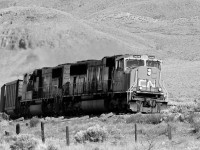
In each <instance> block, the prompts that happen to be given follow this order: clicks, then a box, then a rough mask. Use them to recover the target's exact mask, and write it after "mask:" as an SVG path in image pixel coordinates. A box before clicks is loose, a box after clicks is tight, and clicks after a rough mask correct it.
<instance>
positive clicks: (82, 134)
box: [74, 125, 108, 143]
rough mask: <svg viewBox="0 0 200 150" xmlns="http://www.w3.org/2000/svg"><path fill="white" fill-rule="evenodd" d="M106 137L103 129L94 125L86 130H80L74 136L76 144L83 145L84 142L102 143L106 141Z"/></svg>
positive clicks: (106, 133)
mask: <svg viewBox="0 0 200 150" xmlns="http://www.w3.org/2000/svg"><path fill="white" fill-rule="evenodd" d="M107 135H108V132H107V130H106V129H105V128H104V127H100V126H99V125H95V126H92V127H89V128H88V129H87V130H82V131H79V132H77V133H76V135H75V136H74V138H75V140H76V142H78V143H83V142H86V141H90V142H100V141H101V142H103V141H105V140H106V138H107Z"/></svg>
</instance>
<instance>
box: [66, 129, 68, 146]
mask: <svg viewBox="0 0 200 150" xmlns="http://www.w3.org/2000/svg"><path fill="white" fill-rule="evenodd" d="M66 144H67V146H69V127H68V126H66Z"/></svg>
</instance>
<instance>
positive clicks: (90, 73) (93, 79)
mask: <svg viewBox="0 0 200 150" xmlns="http://www.w3.org/2000/svg"><path fill="white" fill-rule="evenodd" d="M161 64H162V62H161V60H158V59H156V58H155V56H148V55H131V54H128V55H127V54H126V55H117V56H111V57H104V58H102V59H101V60H86V61H78V62H76V63H67V64H61V65H58V66H56V67H44V68H41V69H36V70H34V71H33V72H31V73H26V74H24V76H23V80H19V79H18V80H16V81H13V82H9V83H6V84H5V85H3V86H2V87H1V101H0V111H1V112H6V113H7V114H9V115H11V116H30V115H42V116H47V115H78V114H83V113H100V112H110V111H113V112H129V111H132V112H147V113H156V112H157V113H159V112H160V110H161V109H163V108H166V107H167V101H166V99H167V91H166V89H165V88H164V85H163V82H162V81H161Z"/></svg>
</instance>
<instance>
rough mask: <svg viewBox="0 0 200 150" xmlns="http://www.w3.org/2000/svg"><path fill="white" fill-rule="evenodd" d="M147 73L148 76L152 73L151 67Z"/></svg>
mask: <svg viewBox="0 0 200 150" xmlns="http://www.w3.org/2000/svg"><path fill="white" fill-rule="evenodd" d="M147 75H148V76H150V75H151V69H150V68H148V69H147Z"/></svg>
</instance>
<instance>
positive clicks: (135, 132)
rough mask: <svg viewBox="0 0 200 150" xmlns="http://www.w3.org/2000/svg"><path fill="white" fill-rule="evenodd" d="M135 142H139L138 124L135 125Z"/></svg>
mask: <svg viewBox="0 0 200 150" xmlns="http://www.w3.org/2000/svg"><path fill="white" fill-rule="evenodd" d="M135 142H137V124H135Z"/></svg>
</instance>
